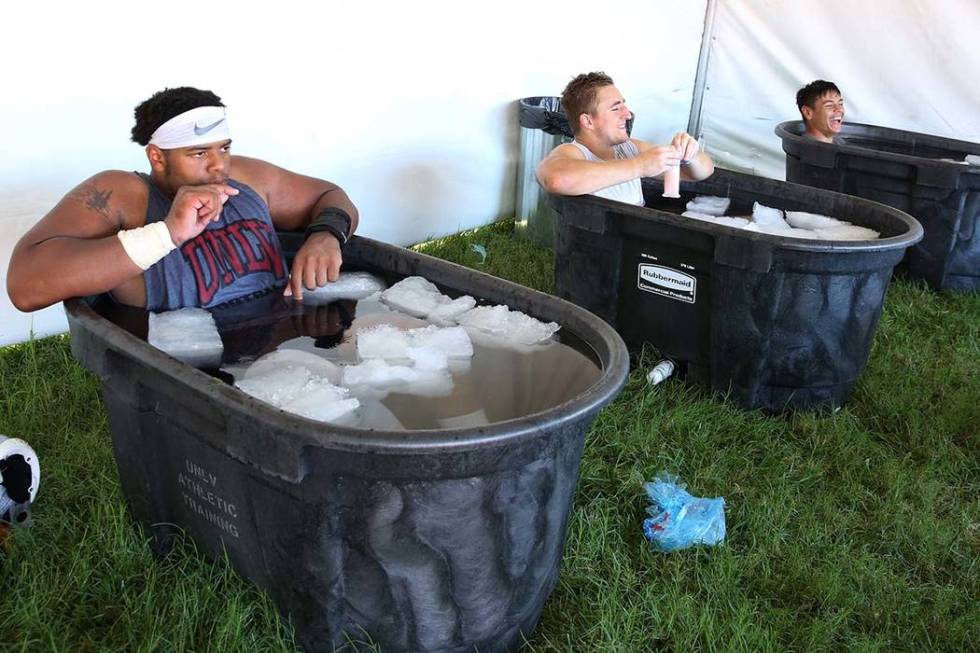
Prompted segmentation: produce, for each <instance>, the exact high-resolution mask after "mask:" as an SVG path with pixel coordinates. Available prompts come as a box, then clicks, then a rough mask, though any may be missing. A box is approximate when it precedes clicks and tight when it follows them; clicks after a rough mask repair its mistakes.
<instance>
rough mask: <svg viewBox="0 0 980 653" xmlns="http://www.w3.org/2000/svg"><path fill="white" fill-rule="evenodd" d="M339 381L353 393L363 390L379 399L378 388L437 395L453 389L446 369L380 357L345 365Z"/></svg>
mask: <svg viewBox="0 0 980 653" xmlns="http://www.w3.org/2000/svg"><path fill="white" fill-rule="evenodd" d="M342 380H343V384H344V385H345V386H347V387H348V388H350V389H351V392H352V393H353V394H355V395H360V394H362V393H363V394H364V396H368V397H375V398H380V397H379V396H378V391H381V392H382V393H387V392H400V393H404V394H414V395H421V396H426V397H440V396H445V395H448V394H449V393H451V392H452V389H453V380H452V377H451V376H450V375H449V374H448V373H446V372H443V371H431V370H419V369H415V368H412V367H408V366H406V365H389V364H388V363H386V362H385V361H383V360H379V359H375V360H369V361H365V362H363V363H361V364H360V365H347V366H345V367H344V369H343V374H342ZM365 390H367V391H368V392H365ZM371 391H374V392H371ZM381 396H383V395H381Z"/></svg>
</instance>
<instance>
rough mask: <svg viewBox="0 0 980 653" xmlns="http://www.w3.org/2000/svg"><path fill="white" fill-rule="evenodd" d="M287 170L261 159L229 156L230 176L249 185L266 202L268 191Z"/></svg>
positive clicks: (269, 191)
mask: <svg viewBox="0 0 980 653" xmlns="http://www.w3.org/2000/svg"><path fill="white" fill-rule="evenodd" d="M287 172H288V171H286V170H284V169H283V168H280V167H279V166H277V165H273V164H271V163H269V162H268V161H263V160H262V159H254V158H252V157H249V156H240V155H237V154H236V155H234V156H232V157H231V177H232V179H235V180H236V181H240V182H242V183H243V184H245V185H247V186H248V187H250V188H251V189H252V190H254V191H255V192H256V193H258V194H259V195H261V196H262V197H263V198H264V199H265V200H266V202H268V199H269V195H270V193H271V192H272V191H273V190H274V189H275V188H276V186H277V185H278V183H279V180H280V178H281V177H282V175H283V174H286V173H287Z"/></svg>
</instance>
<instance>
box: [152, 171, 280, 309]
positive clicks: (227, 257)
mask: <svg viewBox="0 0 980 653" xmlns="http://www.w3.org/2000/svg"><path fill="white" fill-rule="evenodd" d="M136 174H138V175H139V176H140V177H141V178H142V179H143V180H144V181H145V182H146V183H147V185H148V186H149V198H148V201H147V205H146V224H150V223H151V222H157V221H158V220H163V219H164V218H165V217H167V214H168V213H169V212H170V205H171V204H172V200H171V198H169V197H167V196H166V195H164V194H163V192H162V191H161V190H160V189H159V188H157V186H156V184H154V183H153V181H152V179H151V178H150V176H149V175H146V174H143V173H139V172H138V173H136ZM228 184H229V185H230V186H233V187H235V188H237V189H238V191H239V192H238V195H235V196H233V197H230V198H228V201H227V202H225V205H224V206H223V207H222V209H221V218H220V219H219V220H218V221H217V222H212V223H211V224H209V225H208V226H207V228H206V229H205V230H204V231H202V232H201V233H200V234H198V235H197V236H195V237H194V238H192V239H190V240H188V241H187V242H185V243H184V244H183V245H181V246H180V247H178V248H177V249H175V250H173V251H172V252H170V253H169V254H167V255H166V256H164V257H163V258H162V259H160V260H159V261H158V262H157V263H155V264H154V265H151V266H150V268H149V269H148V270H146V271H145V272H144V273H143V279H144V281H145V282H146V308H147V309H148V310H151V311H169V310H174V309H178V308H184V307H187V306H199V307H202V308H209V307H212V306H217V305H219V304H224V303H225V302H229V301H232V300H235V299H242V298H245V297H249V296H252V295H256V294H259V293H262V292H265V291H267V290H269V289H270V288H272V287H275V286H284V285H285V283H286V278H287V276H288V274H287V272H288V271H287V270H286V262H285V260H284V259H283V256H282V248H281V247H280V246H279V238H278V237H277V236H276V230H275V227H273V225H272V217H271V216H270V215H269V207H268V206H267V205H266V203H265V202H264V201H263V200H262V198H261V197H259V196H258V194H257V193H256V192H255V191H254V190H252V189H251V188H250V187H249V186H246V185H245V184H243V183H241V182H238V181H235V180H234V179H230V180H228Z"/></svg>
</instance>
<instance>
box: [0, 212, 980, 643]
mask: <svg viewBox="0 0 980 653" xmlns="http://www.w3.org/2000/svg"><path fill="white" fill-rule="evenodd" d="M511 229H512V226H511V224H510V223H498V224H495V225H491V226H489V227H486V228H484V229H480V230H477V231H473V232H467V233H464V234H459V235H456V236H452V237H449V238H444V239H441V240H438V241H433V242H430V243H425V244H423V245H420V246H418V249H419V250H421V251H424V252H426V253H429V254H432V255H436V256H440V257H442V258H446V259H449V260H453V261H455V262H458V263H461V264H464V265H468V266H470V267H474V268H476V269H479V270H483V271H486V272H489V273H491V274H495V275H498V276H501V277H506V278H509V279H512V280H515V281H517V282H519V283H522V284H524V285H527V286H531V287H535V288H538V289H540V290H544V291H553V284H554V281H553V273H552V259H551V254H550V252H549V251H547V250H541V249H538V248H535V247H533V246H532V245H529V244H527V243H525V242H523V241H520V240H517V239H515V238H513V236H512V234H511ZM474 244H478V245H480V246H482V247H483V248H484V249H485V250H486V252H487V256H486V259H485V260H481V259H482V256H481V254H479V253H477V252H476V251H474V250H473V249H472V247H471V246H472V245H474ZM655 360H656V356H655V352H653V351H645V352H643V354H642V355H641V356H640V357H639V358H638V359H637V360H635V361H634V363H635V365H634V370H633V372H632V373H631V375H630V378H629V382H628V385H627V387H626V389H625V390H624V392H623V393H622V395H621V396H620V397H619V398H618V399H617V400H616V401H615V402H614V403H613V404H611V405H610V406H609V407H608V408H606V409H605V410H604V411H602V413H600V415H599V417H598V419H597V420H596V422H595V424H594V426H593V428H592V429H591V430H590V432H589V434H588V437H587V441H586V448H585V455H584V458H583V461H582V467H581V478H580V481H579V485H578V489H577V493H576V496H575V506H574V509H573V513H572V517H571V521H570V525H569V533H568V541H567V544H566V549H565V557H564V561H563V566H562V572H561V577H560V580H559V585H558V587H557V588H556V590H555V592H554V593H553V594H552V596H551V598H550V599H549V601H548V602H547V604H546V606H545V612H544V616H543V618H542V621H541V623H540V625H539V627H538V629H537V630H536V631H535V632H534V633H533V634H532V636H531V638H530V643H529V646H528V650H530V651H600V650H601V651H650V650H669V651H693V650H704V651H713V650H744V651H767V650H772V651H782V650H801V651H802V650H806V651H839V650H856V651H893V650H917V651H921V650H929V651H932V650H951V651H962V650H978V649H980V462H978V461H980V435H978V431H980V295H977V294H953V293H934V292H930V291H929V290H927V289H926V288H925V287H924V286H922V285H920V284H918V283H914V282H909V281H904V280H897V281H895V282H893V283H892V285H891V287H890V289H889V292H888V297H887V299H886V303H885V307H884V311H883V314H882V318H881V322H880V324H879V327H878V331H877V334H876V337H875V342H874V346H873V349H872V352H871V357H870V361H869V364H868V368H867V370H866V371H865V373H864V375H863V376H862V378H861V381H860V382H859V384H858V386H857V388H856V389H855V391H854V394H853V395H852V397H851V400H850V401H849V402H848V404H847V405H846V406H845V407H844V408H843V409H842V410H840V411H839V412H837V413H834V414H828V413H825V412H813V413H798V414H794V415H791V416H765V415H762V414H760V413H757V412H753V411H744V410H740V409H738V408H736V407H735V406H733V405H731V404H730V403H728V402H727V401H725V400H724V398H723V397H718V396H715V395H712V394H711V393H709V392H706V391H703V390H699V389H696V388H690V387H685V386H684V385H683V384H681V383H680V382H678V381H676V380H671V381H668V382H666V383H664V384H662V385H660V386H656V387H654V388H650V387H648V386H647V385H646V383H645V378H644V375H645V372H646V370H648V369H649V367H650V365H651V364H652V363H653V362H654V361H655ZM0 389H2V395H0V433H5V434H8V435H16V436H18V437H22V438H24V439H26V440H27V441H29V442H30V443H31V444H32V445H33V446H34V448H35V449H36V450H37V452H38V454H39V457H40V459H41V464H42V485H41V491H40V494H39V496H38V502H37V504H36V506H35V510H34V524H33V525H32V526H31V527H30V528H29V529H20V530H17V531H15V533H14V535H13V537H12V538H11V540H10V541H9V547H8V548H7V550H6V551H5V552H2V553H0V565H2V570H0V650H4V651H6V650H12V651H37V650H42V651H43V650H58V651H158V650H165V651H169V650H188V651H191V650H193V651H205V650H229V651H245V650H248V651H256V650H261V651H265V650H269V651H277V650H284V651H288V650H293V649H294V645H293V643H292V642H291V640H290V639H289V638H288V633H286V634H284V629H283V627H282V624H281V623H280V621H279V617H278V616H277V614H276V611H275V608H274V606H273V605H272V603H271V601H270V600H269V599H268V598H267V597H265V596H264V595H263V594H262V592H260V591H258V590H256V589H255V588H253V587H252V586H251V585H249V584H248V583H246V582H245V581H242V580H241V579H239V578H238V577H237V576H236V575H235V574H234V573H233V572H232V571H231V570H230V568H229V566H228V565H227V564H226V563H224V562H218V563H212V562H209V561H207V560H205V559H204V558H203V557H202V556H201V555H199V554H198V553H196V552H195V551H194V549H193V546H192V544H191V543H189V542H184V543H182V544H181V546H179V547H178V550H177V551H175V552H174V553H172V554H171V555H170V556H168V557H167V558H166V559H165V560H162V561H158V560H155V559H154V558H153V557H152V556H151V554H150V551H149V548H148V547H147V546H146V539H147V538H146V535H144V534H142V533H141V532H140V531H139V530H137V529H135V528H134V527H133V526H132V525H131V522H130V521H129V520H128V518H127V517H126V513H125V507H124V504H123V499H122V496H121V493H120V489H119V485H118V476H117V473H116V469H115V466H114V463H113V460H112V452H111V447H110V445H109V436H108V430H107V425H106V421H105V414H104V411H103V409H102V407H101V404H100V399H99V395H98V392H99V390H98V383H97V382H96V380H95V379H93V378H92V377H91V376H90V375H88V374H87V373H85V372H84V371H83V370H81V369H80V368H79V366H78V365H77V364H76V363H75V362H74V361H73V360H72V358H71V355H70V353H69V350H68V343H67V340H66V339H65V338H64V337H56V338H48V339H45V340H40V341H36V342H31V343H26V344H23V345H18V346H14V347H8V348H6V349H3V350H0ZM663 470H668V471H671V472H674V473H676V474H678V475H680V476H681V478H682V479H683V480H684V481H686V482H687V483H688V485H689V487H690V490H691V491H692V492H693V493H694V494H696V495H701V496H724V497H725V501H726V519H727V525H728V535H727V538H726V542H725V543H724V544H723V545H720V546H717V547H712V548H698V549H690V550H687V551H680V552H675V553H671V554H663V553H657V552H655V551H653V550H652V549H651V548H650V547H649V545H648V544H647V543H646V542H645V541H644V540H643V537H642V534H641V531H640V524H641V522H642V520H643V518H644V509H645V507H646V499H645V496H644V494H643V491H642V483H643V482H644V481H647V480H649V479H651V478H652V477H653V476H655V475H656V474H657V473H659V472H660V471H663Z"/></svg>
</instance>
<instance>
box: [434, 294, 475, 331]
mask: <svg viewBox="0 0 980 653" xmlns="http://www.w3.org/2000/svg"><path fill="white" fill-rule="evenodd" d="M443 297H445V295H443ZM447 299H448V298H447ZM475 306H476V300H475V299H473V298H472V297H470V296H469V295H463V296H462V297H457V298H456V299H453V300H451V301H448V302H445V303H442V304H437V305H436V307H435V308H434V309H432V310H431V311H430V312H429V314H428V315H427V316H426V317H428V318H429V319H430V320H432V321H433V322H435V323H436V324H456V318H458V317H459V316H460V315H462V314H463V313H465V312H466V311H468V310H471V309H472V308H473V307H475Z"/></svg>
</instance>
